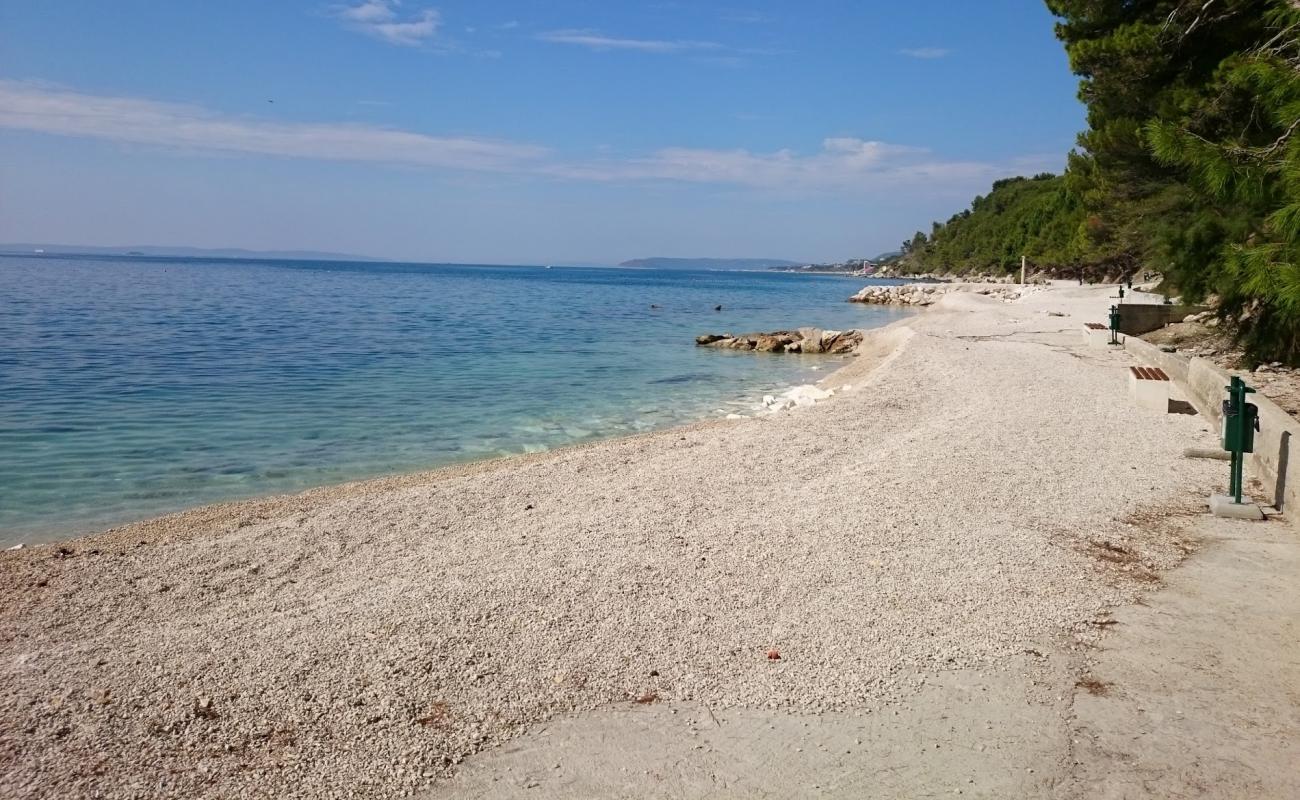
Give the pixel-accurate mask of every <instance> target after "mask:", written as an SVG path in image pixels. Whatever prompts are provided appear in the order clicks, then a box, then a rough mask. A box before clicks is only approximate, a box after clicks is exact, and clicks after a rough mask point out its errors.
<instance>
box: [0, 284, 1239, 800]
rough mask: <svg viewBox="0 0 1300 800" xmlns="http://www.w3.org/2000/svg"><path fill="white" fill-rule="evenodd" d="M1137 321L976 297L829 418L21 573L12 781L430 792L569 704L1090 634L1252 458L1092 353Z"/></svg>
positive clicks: (7, 601) (360, 502)
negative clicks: (1148, 399)
mask: <svg viewBox="0 0 1300 800" xmlns="http://www.w3.org/2000/svg"><path fill="white" fill-rule="evenodd" d="M1106 303H1107V300H1106V298H1105V293H1104V290H1094V289H1079V290H1070V289H1052V290H1043V291H1039V292H1037V293H1035V294H1033V295H1031V296H1029V297H1026V298H1024V299H1022V300H1019V301H1016V302H1012V303H1006V302H1003V301H1000V300H994V299H991V298H986V297H982V296H978V295H965V296H958V295H954V296H950V297H945V298H943V299H942V300H940V301H939V302H937V303H936V304H935V305H934V306H933V307H932V308H931V310H928V311H926V312H925V313H924V314H921V315H919V316H917V317H915V318H913V319H909V320H908V321H906V322H905V323H903V324H901V325H895V326H891V328H889V329H886V330H885V331H882V332H879V333H877V334H875V335H873V336H872V337H869V339H868V341H867V343H866V344H864V347H863V350H862V354H861V355H860V357H859V358H858V359H856V360H855V362H854V363H852V364H850V365H849V366H848V367H845V368H844V369H842V370H840V371H839V372H837V373H835V374H834V375H831V376H829V377H828V378H827V379H826V381H824V383H823V385H824V386H825V387H827V388H835V387H837V386H842V385H844V384H846V383H849V384H852V386H853V391H851V392H837V393H836V395H835V396H834V397H833V398H832V399H830V400H828V401H825V402H820V403H818V404H817V405H816V406H814V407H811V408H795V409H792V410H789V411H785V412H780V413H776V414H771V415H763V416H760V417H758V418H754V419H746V420H739V421H721V422H713V423H707V424H699V425H694V426H687V427H684V428H678V429H673V430H669V431H664V432H660V433H656V434H652V435H647V436H641V437H634V438H629V439H620V440H613V441H607V442H601V443H596V444H592V445H587V446H582V447H576V448H571V449H567V450H562V451H557V452H554V453H548V454H541V455H538V456H531V457H525V458H519V459H509V460H504V461H497V462H491V463H487V464H484V465H479V466H475V467H470V468H458V469H450V470H443V471H439V472H434V473H428V474H425V475H420V476H408V477H405V478H397V479H388V480H380V481H373V482H365V483H359V484H352V485H348V486H343V487H335V488H332V489H325V490H318V491H315V492H310V493H307V494H305V495H301V496H297V497H287V498H274V499H270V500H262V501H251V502H247V503H236V504H230V505H225V506H216V507H209V508H206V509H198V510H196V511H194V512H189V513H185V514H179V515H173V516H171V517H166V518H162V519H160V520H155V521H151V522H148V523H142V524H140V525H136V526H130V527H127V528H123V529H118V530H114V531H110V532H108V533H106V534H102V535H100V536H97V537H87V538H84V539H79V540H74V541H71V542H67V543H64V545H62V546H59V545H52V546H41V547H31V548H27V549H24V550H20V551H14V552H6V553H3V554H0V639H2V641H3V643H4V660H3V682H4V687H5V688H4V690H3V693H0V796H3V797H23V798H37V797H42V798H43V797H96V796H99V797H141V798H144V797H205V798H235V797H267V798H271V797H276V798H279V797H322V798H324V797H331V798H332V797H339V798H342V797H393V796H400V795H402V794H404V793H407V792H410V791H413V790H417V789H420V788H424V787H427V786H430V785H431V784H433V783H434V782H435V781H436V780H437V779H438V778H440V777H442V776H445V775H446V774H448V773H449V772H451V771H452V770H454V769H455V767H456V765H457V764H458V763H460V761H461V760H462V759H463V758H465V757H466V756H468V755H470V754H472V753H475V752H478V751H480V750H483V749H485V748H489V747H491V746H493V745H495V744H498V743H500V742H502V741H504V740H507V739H509V738H511V737H513V736H515V735H518V734H519V733H521V732H523V731H525V730H527V729H528V726H530V725H533V724H535V723H538V722H540V721H544V720H547V719H550V718H552V717H553V716H555V715H557V714H559V713H562V712H567V711H572V710H579V709H593V708H598V707H602V706H605V705H608V704H610V703H615V702H623V701H627V700H629V699H637V698H646V699H651V698H657V699H661V700H694V701H700V702H703V703H706V704H708V705H710V706H713V707H717V708H726V707H747V708H777V709H787V710H792V711H818V710H828V709H840V710H842V709H850V710H851V709H855V708H866V707H878V706H879V705H880V704H882V703H890V702H895V701H897V700H899V699H902V698H906V697H907V696H908V695H909V693H911V692H913V691H915V689H916V687H915V685H914V684H913V683H912V682H910V680H908V679H907V676H911V675H915V674H918V672H921V673H923V672H926V671H930V672H936V671H942V670H946V669H951V668H958V667H977V668H985V669H996V668H998V667H999V665H1004V664H1007V663H1009V661H1010V659H1012V658H1014V657H1016V656H1019V655H1020V654H1022V652H1023V651H1024V650H1025V649H1027V648H1033V647H1035V646H1039V645H1041V644H1042V643H1044V642H1050V641H1054V640H1057V639H1058V638H1059V637H1062V636H1065V635H1067V634H1074V635H1087V634H1086V631H1087V630H1088V629H1089V625H1088V623H1089V621H1090V620H1094V619H1096V615H1098V614H1101V613H1105V611H1106V610H1107V609H1108V608H1111V607H1113V606H1114V605H1115V604H1118V603H1121V602H1124V601H1126V600H1131V599H1132V598H1133V597H1135V596H1136V595H1137V594H1138V593H1140V592H1141V591H1143V590H1144V587H1145V586H1146V585H1147V584H1146V583H1144V581H1143V580H1142V579H1143V578H1144V576H1147V575H1149V574H1150V573H1151V572H1152V571H1154V570H1158V569H1161V568H1164V567H1168V566H1171V565H1173V564H1175V563H1177V561H1178V560H1179V559H1180V558H1181V556H1182V554H1183V550H1182V549H1180V544H1181V543H1180V541H1179V539H1178V534H1177V531H1176V529H1174V528H1172V527H1170V526H1168V525H1166V524H1164V523H1161V522H1159V521H1158V517H1159V512H1160V511H1161V510H1163V509H1174V510H1175V511H1176V512H1181V511H1182V510H1184V509H1186V508H1189V507H1191V506H1192V505H1194V500H1195V498H1196V497H1198V496H1199V493H1200V492H1201V491H1202V490H1204V489H1205V488H1206V487H1208V486H1209V485H1211V484H1213V483H1215V481H1216V480H1217V479H1218V478H1220V477H1221V476H1220V475H1219V473H1220V472H1222V470H1221V464H1219V463H1218V462H1205V461H1196V460H1187V459H1182V458H1181V457H1180V454H1181V452H1182V450H1183V449H1184V448H1185V447H1189V446H1200V447H1205V446H1212V443H1213V437H1212V434H1210V433H1209V432H1208V431H1207V430H1206V426H1205V424H1204V422H1203V421H1202V420H1200V419H1199V418H1197V417H1189V416H1182V415H1176V414H1156V413H1151V412H1147V411H1142V410H1139V409H1137V408H1136V407H1134V406H1132V405H1131V404H1130V403H1129V401H1128V398H1127V393H1126V388H1125V368H1126V367H1127V366H1128V364H1129V363H1131V362H1130V361H1129V360H1128V356H1127V355H1126V354H1125V353H1123V352H1110V351H1103V350H1095V349H1094V350H1088V349H1086V348H1084V347H1083V345H1082V340H1081V337H1080V335H1079V333H1078V330H1079V329H1080V328H1081V326H1082V323H1083V322H1086V321H1092V320H1093V318H1098V319H1100V318H1101V315H1102V314H1103V313H1104V309H1105V305H1106ZM1048 310H1052V311H1057V312H1064V313H1067V314H1069V316H1067V317H1055V316H1049V315H1048V314H1047V313H1046V312H1047V311H1048ZM799 322H801V321H800V320H791V324H798V323H799ZM682 346H685V347H690V346H693V345H692V344H691V343H690V342H684V343H683V344H682ZM1103 543H1110V544H1112V545H1115V546H1121V547H1129V548H1131V549H1133V550H1136V551H1140V552H1141V554H1142V558H1141V561H1140V562H1137V563H1131V564H1124V565H1123V567H1122V569H1119V568H1117V567H1116V566H1115V565H1114V564H1111V563H1109V562H1107V561H1105V560H1099V559H1098V558H1096V557H1095V555H1094V554H1093V551H1094V550H1095V548H1097V547H1100V546H1103ZM1138 545H1140V546H1138ZM60 547H62V549H60ZM769 650H777V651H779V653H780V659H779V660H772V659H769V658H768V652H769Z"/></svg>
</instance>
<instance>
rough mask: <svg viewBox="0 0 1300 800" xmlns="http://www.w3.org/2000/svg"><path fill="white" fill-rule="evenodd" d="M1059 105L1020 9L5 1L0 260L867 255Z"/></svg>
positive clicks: (1001, 168)
mask: <svg viewBox="0 0 1300 800" xmlns="http://www.w3.org/2000/svg"><path fill="white" fill-rule="evenodd" d="M1075 87H1076V80H1075V78H1074V77H1073V76H1072V75H1070V73H1069V70H1068V67H1067V63H1066V59H1065V55H1064V52H1063V51H1062V48H1061V46H1060V44H1059V43H1058V42H1057V41H1056V40H1055V39H1054V38H1053V35H1052V18H1051V16H1050V15H1049V14H1048V12H1047V11H1046V9H1045V7H1044V5H1043V3H1042V2H1041V0H986V1H985V2H979V3H967V2H953V1H952V0H942V1H940V0H914V1H913V2H910V3H898V2H886V1H885V0H879V1H877V0H859V2H849V1H848V0H844V2H830V1H829V0H824V1H820V2H819V1H817V0H813V1H811V2H803V3H794V2H776V1H775V0H752V1H750V2H746V1H745V0H737V1H736V2H734V3H732V2H723V3H711V2H709V3H706V2H690V3H687V2H646V3H630V2H613V1H612V0H606V2H597V1H596V0H553V1H552V2H522V1H518V2H486V1H485V0H479V2H459V1H456V2H453V1H451V0H443V1H442V2H431V3H425V2H422V0H401V2H400V3H399V2H396V0H346V2H338V3H332V2H316V1H315V0H276V2H266V0H222V2H219V3H214V2H200V1H199V0H176V2H167V3H160V2H157V1H156V0H114V2H112V3H103V2H97V1H96V0H80V1H79V2H73V1H72V0H43V1H42V2H40V3H31V2H20V1H19V0H0V241H9V242H17V241H37V242H62V243H69V244H105V245H127V244H163V245H194V246H201V247H247V248H254V249H313V250H333V251H342V252H351V253H362V254H369V255H376V256H382V257H390V258H400V259H410V260H419V261H455V262H478V263H543V262H604V263H608V262H617V261H620V260H624V259H628V258H635V257H642V256H651V255H668V256H762V257H777V258H782V257H783V258H790V259H795V260H805V259H807V260H838V259H843V258H849V257H860V256H870V255H875V254H876V253H878V252H880V251H882V250H886V249H891V248H893V247H895V246H896V244H897V242H899V241H901V240H902V239H904V238H906V237H907V236H909V235H910V233H911V232H912V231H915V230H917V229H918V228H928V225H929V222H930V221H931V220H933V219H946V218H947V217H948V216H949V215H951V214H952V213H953V212H955V211H957V210H959V209H960V208H962V207H964V206H965V205H966V204H967V203H968V202H969V200H970V199H971V197H973V196H974V195H975V194H977V193H982V192H985V191H987V188H988V185H989V183H991V182H992V181H993V180H994V179H996V178H999V177H1005V176H1007V175H1014V174H1022V173H1023V174H1028V173H1033V172H1038V171H1042V170H1058V169H1060V167H1061V166H1062V164H1063V163H1064V157H1065V154H1066V152H1067V151H1068V150H1069V148H1070V147H1071V145H1072V144H1073V142H1074V137H1075V134H1076V132H1077V131H1078V130H1079V129H1080V128H1081V127H1082V125H1083V109H1082V107H1081V106H1080V105H1079V103H1078V101H1077V100H1076V98H1075Z"/></svg>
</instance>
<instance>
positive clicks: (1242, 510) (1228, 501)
mask: <svg viewBox="0 0 1300 800" xmlns="http://www.w3.org/2000/svg"><path fill="white" fill-rule="evenodd" d="M1234 499H1235V498H1232V497H1229V496H1228V495H1226V494H1212V495H1210V513H1211V514H1213V515H1214V516H1216V517H1227V518H1228V519H1247V520H1253V521H1255V522H1259V521H1262V520H1263V519H1264V510H1263V509H1262V508H1260V507H1259V506H1258V505H1256V504H1255V503H1248V502H1245V501H1242V502H1240V503H1236V502H1233V500H1234Z"/></svg>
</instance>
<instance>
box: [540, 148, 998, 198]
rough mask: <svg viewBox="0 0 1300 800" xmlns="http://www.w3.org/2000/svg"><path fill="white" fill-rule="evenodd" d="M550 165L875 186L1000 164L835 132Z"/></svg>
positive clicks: (597, 175)
mask: <svg viewBox="0 0 1300 800" xmlns="http://www.w3.org/2000/svg"><path fill="white" fill-rule="evenodd" d="M543 171H545V172H546V173H548V174H551V175H555V176H557V177H564V178H569V179H575V180H590V181H605V182H613V181H633V180H664V181H677V182H689V183H716V184H731V185H739V186H749V187H754V188H764V189H846V190H853V189H873V188H880V187H882V186H894V185H898V184H899V183H902V182H906V181H908V180H918V179H919V180H944V179H954V180H956V179H962V180H964V179H968V178H971V177H979V176H983V175H993V174H996V173H997V170H996V169H995V168H994V167H992V166H991V165H988V164H981V163H975V162H944V161H940V160H936V159H934V158H933V157H931V156H930V155H929V153H928V152H927V151H926V150H924V149H922V148H916V147H907V146H903V145H894V144H888V143H885V142H874V141H865V140H863V139H857V138H852V137H834V138H829V139H825V140H824V141H823V142H822V148H821V150H820V151H818V152H816V153H812V154H807V155H804V154H800V153H797V152H795V151H793V150H789V149H785V150H777V151H775V152H771V153H754V152H751V151H749V150H743V149H736V150H712V149H700V148H687V147H671V148H665V149H662V150H659V151H657V152H656V153H654V154H653V155H651V156H649V157H644V158H631V159H622V160H615V159H602V160H597V161H588V162H584V163H569V164H552V165H548V166H546V167H543Z"/></svg>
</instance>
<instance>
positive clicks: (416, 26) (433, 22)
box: [338, 0, 442, 46]
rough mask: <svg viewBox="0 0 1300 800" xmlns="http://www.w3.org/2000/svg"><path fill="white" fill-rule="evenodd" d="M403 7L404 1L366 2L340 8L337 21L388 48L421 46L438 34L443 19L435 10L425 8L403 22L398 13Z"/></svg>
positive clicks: (408, 16)
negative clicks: (400, 7)
mask: <svg viewBox="0 0 1300 800" xmlns="http://www.w3.org/2000/svg"><path fill="white" fill-rule="evenodd" d="M400 5H401V0H363V2H361V3H360V4H358V5H354V6H344V7H343V8H340V9H339V10H338V17H339V19H341V20H343V21H344V22H346V23H347V24H348V26H349V27H351V28H353V29H355V30H358V31H360V32H362V33H365V34H367V35H369V36H373V37H375V38H376V39H382V40H383V41H386V42H388V43H389V44H398V45H407V46H412V45H418V44H422V43H423V42H425V41H427V40H428V39H431V38H432V37H433V35H434V34H436V33H437V32H438V26H439V25H441V24H442V18H441V16H439V14H438V12H437V11H436V10H435V9H432V8H426V9H423V10H421V11H417V12H415V13H414V14H410V15H407V16H406V17H405V18H403V17H402V16H401V15H400V14H399V13H398V7H399V6H400Z"/></svg>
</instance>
